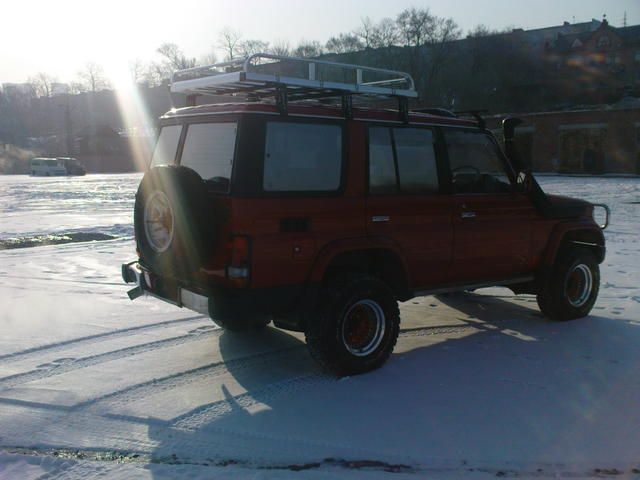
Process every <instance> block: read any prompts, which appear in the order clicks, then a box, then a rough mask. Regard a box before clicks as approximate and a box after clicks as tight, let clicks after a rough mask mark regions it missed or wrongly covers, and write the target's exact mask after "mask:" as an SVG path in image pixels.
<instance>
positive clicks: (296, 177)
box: [262, 122, 342, 192]
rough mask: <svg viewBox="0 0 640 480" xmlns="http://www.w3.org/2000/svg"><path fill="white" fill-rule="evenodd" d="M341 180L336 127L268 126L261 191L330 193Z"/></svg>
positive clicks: (310, 125) (315, 125) (306, 125)
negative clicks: (262, 189)
mask: <svg viewBox="0 0 640 480" xmlns="http://www.w3.org/2000/svg"><path fill="white" fill-rule="evenodd" d="M341 177H342V129H341V127H340V126H338V125H319V124H310V123H285V122H268V123H267V133H266V142H265V152H264V174H263V179H262V187H263V188H264V190H265V191H266V192H332V191H336V190H338V188H339V187H340V180H341Z"/></svg>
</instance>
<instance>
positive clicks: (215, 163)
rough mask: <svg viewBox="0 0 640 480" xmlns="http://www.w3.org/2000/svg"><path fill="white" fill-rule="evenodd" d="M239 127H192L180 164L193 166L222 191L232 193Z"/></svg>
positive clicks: (221, 125) (200, 124)
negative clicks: (231, 186) (231, 180)
mask: <svg viewBox="0 0 640 480" xmlns="http://www.w3.org/2000/svg"><path fill="white" fill-rule="evenodd" d="M236 131H237V124H236V123H235V122H232V123H194V124H191V125H189V127H188V130H187V136H186V138H185V141H184V148H183V149H182V155H181V157H180V165H183V166H185V167H189V168H191V169H193V170H195V171H196V172H198V174H199V175H200V176H201V177H202V178H203V179H204V180H210V181H211V182H213V183H214V184H216V185H217V186H218V187H219V190H221V191H225V192H226V191H227V190H229V181H230V179H231V169H232V167H233V157H234V153H235V148H236Z"/></svg>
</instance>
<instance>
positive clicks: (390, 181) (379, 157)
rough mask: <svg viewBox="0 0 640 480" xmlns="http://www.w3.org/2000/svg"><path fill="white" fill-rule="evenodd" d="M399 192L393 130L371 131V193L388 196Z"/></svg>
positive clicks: (380, 129)
mask: <svg viewBox="0 0 640 480" xmlns="http://www.w3.org/2000/svg"><path fill="white" fill-rule="evenodd" d="M397 191H398V180H397V179H396V166H395V160H394V158H393V145H392V144H391V130H390V129H388V128H370V129H369V192H370V193H373V194H388V193H396V192H397Z"/></svg>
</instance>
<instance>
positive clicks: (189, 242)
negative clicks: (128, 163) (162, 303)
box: [134, 166, 219, 278]
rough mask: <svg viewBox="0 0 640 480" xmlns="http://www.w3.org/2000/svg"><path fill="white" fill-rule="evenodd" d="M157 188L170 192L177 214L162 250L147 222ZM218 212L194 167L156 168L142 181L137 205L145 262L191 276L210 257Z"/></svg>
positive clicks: (138, 232) (162, 270)
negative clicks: (147, 209) (156, 246)
mask: <svg viewBox="0 0 640 480" xmlns="http://www.w3.org/2000/svg"><path fill="white" fill-rule="evenodd" d="M157 191H160V192H162V193H164V195H166V198H167V199H168V202H169V205H170V206H171V209H172V212H173V216H174V225H173V229H174V231H173V237H172V240H171V243H170V245H169V247H168V248H167V249H166V250H165V251H162V252H158V251H156V250H154V248H153V247H152V245H151V243H150V241H149V239H148V238H147V234H146V231H145V226H144V222H145V218H144V215H145V213H144V212H145V207H146V205H147V202H148V200H149V198H150V197H151V195H153V194H154V192H157ZM218 216H219V215H217V212H212V211H211V202H210V201H208V195H207V189H206V185H205V182H204V181H203V180H202V178H201V177H200V175H198V174H197V173H196V172H195V171H194V170H192V169H190V168H186V167H180V166H161V167H155V168H152V169H151V170H149V171H148V172H147V173H146V174H145V176H144V177H143V178H142V181H141V182H140V186H139V187H138V191H137V193H136V200H135V207H134V227H135V234H136V242H137V246H138V250H139V252H140V254H141V259H142V261H143V263H144V264H145V265H147V266H148V267H150V268H151V269H152V270H153V271H154V272H156V273H158V274H162V275H167V276H170V277H174V278H188V277H189V276H190V274H191V273H192V272H195V271H197V270H198V269H199V268H200V267H201V266H202V265H203V264H205V263H206V262H207V260H209V258H210V255H211V252H212V251H213V249H214V246H215V245H214V242H215V239H216V237H215V231H216V223H217V220H218V218H217V217H218Z"/></svg>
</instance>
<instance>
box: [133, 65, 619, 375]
mask: <svg viewBox="0 0 640 480" xmlns="http://www.w3.org/2000/svg"><path fill="white" fill-rule="evenodd" d="M264 57H268V58H269V59H273V57H270V56H263V57H262V58H264ZM276 60H278V61H279V62H283V61H284V60H283V59H279V58H277V59H276ZM290 60H291V59H287V61H290ZM294 61H295V62H306V64H308V65H309V67H308V75H305V78H304V80H305V81H308V82H309V83H305V84H304V85H302V86H301V85H299V83H303V82H298V83H296V79H297V78H298V77H285V76H283V75H278V76H277V78H276V76H275V74H273V72H269V71H268V68H271V69H273V68H274V67H273V65H274V64H273V63H271V64H268V65H266V67H265V66H264V65H262V70H260V69H258V73H255V70H252V69H251V66H252V63H251V61H247V62H246V63H244V64H242V65H241V66H240V68H235V69H234V68H232V69H230V68H229V64H224V65H223V67H224V69H225V70H224V71H223V72H222V73H212V72H213V70H214V68H213V67H206V68H208V69H209V70H208V71H206V72H205V73H206V74H205V75H202V69H196V70H195V71H193V70H189V71H187V72H186V73H185V74H184V75H187V77H188V78H187V79H183V78H184V76H183V77H181V78H180V79H174V82H173V88H174V90H176V91H186V92H188V93H198V94H202V93H218V94H220V93H228V92H229V91H232V92H233V93H236V92H243V93H247V92H250V94H254V95H255V96H257V97H258V99H262V98H263V97H265V96H268V95H269V94H272V95H273V96H275V97H276V100H277V101H276V102H274V103H265V102H249V103H232V104H224V105H221V104H217V105H202V106H191V107H187V108H181V109H177V110H171V111H170V112H169V113H167V114H166V115H164V116H163V117H162V118H161V120H160V123H161V131H160V136H159V139H158V143H157V146H156V149H155V152H154V155H153V159H152V162H151V165H150V168H149V170H148V171H147V172H146V174H145V176H144V178H143V179H142V182H141V184H140V187H139V190H138V193H137V195H136V203H135V233H136V242H137V253H138V257H139V258H138V260H136V261H134V262H131V263H128V264H126V265H123V269H122V270H123V278H124V280H125V281H126V282H135V283H137V287H136V288H134V289H133V290H131V292H129V296H130V297H131V298H132V299H133V298H135V297H137V296H139V295H141V294H142V293H148V294H151V295H153V296H155V297H158V298H159V299H161V300H164V301H167V302H170V303H173V304H175V305H177V306H179V307H187V308H190V309H192V310H195V311H198V312H202V313H205V314H207V315H210V316H211V318H212V319H213V320H214V321H215V322H216V323H217V324H218V325H220V326H221V327H223V328H225V329H229V330H233V331H246V330H251V329H257V328H262V327H264V326H266V325H267V324H268V323H269V322H271V321H273V323H274V324H275V326H277V327H280V328H284V329H288V330H294V331H301V332H304V333H305V336H306V341H307V344H308V347H309V350H310V352H311V354H312V356H313V357H314V358H315V359H316V360H317V361H318V362H319V363H320V364H321V365H322V366H323V367H325V368H326V369H328V370H330V371H333V372H335V373H338V374H341V375H343V374H357V373H362V372H366V371H369V370H372V369H374V368H377V367H379V366H380V365H382V364H383V363H384V362H385V361H386V359H387V358H388V357H389V355H390V354H391V352H392V350H393V347H394V345H395V343H396V340H397V337H398V332H399V324H400V314H399V310H398V304H397V302H398V301H405V300H408V299H410V298H413V297H416V296H421V295H428V294H433V293H441V292H450V291H460V290H468V289H474V288H479V287H485V286H494V285H501V286H508V287H509V288H511V289H512V290H513V291H514V292H515V293H530V294H536V295H537V297H538V304H539V305H540V308H541V310H542V311H543V313H544V314H545V315H547V316H548V317H550V318H551V319H554V320H568V319H574V318H579V317H584V316H586V315H587V314H588V313H589V311H590V310H591V308H592V306H593V304H594V302H595V300H596V296H597V294H598V286H599V282H600V275H599V269H598V265H599V264H600V263H601V262H602V261H603V259H604V255H605V242H604V237H603V234H602V232H601V227H602V228H604V226H599V225H598V224H597V223H596V222H595V221H594V219H593V209H594V205H592V204H590V203H587V202H585V201H582V200H573V199H569V198H564V197H557V196H550V195H545V194H544V192H542V190H541V189H540V187H539V186H538V184H537V183H536V181H535V179H534V178H533V176H532V175H531V173H530V172H529V170H528V168H527V166H526V165H523V163H522V162H521V161H519V159H518V157H517V152H516V151H515V149H514V148H513V131H514V127H515V124H516V123H517V121H516V120H511V119H509V120H506V121H505V123H504V128H505V132H504V133H505V149H504V150H503V149H502V148H501V146H500V145H499V143H498V142H497V141H496V139H495V138H494V136H493V135H492V134H491V132H489V131H488V130H487V129H486V128H484V125H483V124H482V121H481V120H480V121H478V120H475V121H474V120H468V119H462V118H458V117H456V116H455V115H453V114H451V113H449V112H446V111H422V112H413V111H409V110H408V109H407V108H406V106H407V102H406V100H407V98H408V97H410V96H412V95H411V92H412V91H413V89H412V88H411V87H412V84H411V83H409V85H408V87H407V88H406V89H405V90H401V89H398V87H397V78H398V76H397V75H395V77H394V82H396V83H394V84H393V85H392V86H390V85H391V84H384V83H381V82H380V81H375V82H364V81H363V80H362V76H363V72H364V73H367V72H369V71H370V70H371V71H374V70H375V69H367V68H365V67H357V66H347V67H350V68H353V69H355V70H356V72H355V76H356V78H357V80H356V81H355V82H353V83H352V84H351V83H344V82H343V83H335V84H333V85H331V86H327V83H328V82H326V81H324V80H320V79H318V78H317V77H316V75H317V70H319V69H320V67H321V66H323V65H324V64H328V62H320V61H315V60H312V61H309V60H305V61H303V60H299V59H294ZM311 66H313V71H312V68H311ZM265 68H267V73H265ZM382 72H386V71H382ZM252 75H254V76H252ZM398 75H401V74H398ZM402 75H403V76H401V77H400V78H401V80H404V81H407V82H410V77H408V76H406V75H404V74H402ZM407 77H408V78H407ZM265 78H267V80H265ZM269 79H270V80H269ZM260 82H262V83H260ZM313 82H316V84H318V83H320V84H322V85H321V86H318V85H316V84H313ZM354 85H355V87H354ZM260 87H262V90H260ZM369 87H370V88H371V89H374V90H376V89H378V90H380V89H387V92H386V93H388V96H389V97H394V98H397V99H399V100H400V108H399V109H398V110H387V109H384V110H383V109H365V108H355V107H354V106H353V104H352V103H353V102H352V100H351V95H352V94H363V91H365V90H366V89H367V88H369ZM323 89H324V90H323ZM314 93H315V94H316V96H318V97H323V95H322V94H323V93H324V94H325V95H324V96H326V97H328V96H330V95H333V96H335V95H336V94H340V98H341V99H342V104H341V106H331V105H322V104H320V103H318V102H317V101H316V102H309V101H306V102H295V103H294V100H302V99H304V100H308V99H309V98H312V99H313V98H315V97H314ZM372 94H376V93H372ZM605 209H606V207H605ZM607 221H608V209H607Z"/></svg>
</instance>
